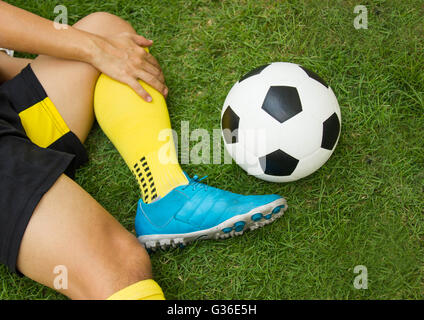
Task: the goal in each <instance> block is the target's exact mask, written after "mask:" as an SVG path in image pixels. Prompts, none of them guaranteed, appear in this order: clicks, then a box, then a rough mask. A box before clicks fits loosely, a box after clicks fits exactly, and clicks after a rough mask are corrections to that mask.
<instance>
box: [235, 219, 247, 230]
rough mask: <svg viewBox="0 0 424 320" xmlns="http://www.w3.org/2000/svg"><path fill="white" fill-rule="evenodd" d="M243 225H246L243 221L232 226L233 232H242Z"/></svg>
mask: <svg viewBox="0 0 424 320" xmlns="http://www.w3.org/2000/svg"><path fill="white" fill-rule="evenodd" d="M245 225H246V223H245V222H244V221H239V222H236V223H235V224H234V230H235V231H236V232H240V231H243V229H244V226H245Z"/></svg>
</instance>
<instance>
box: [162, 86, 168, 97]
mask: <svg viewBox="0 0 424 320" xmlns="http://www.w3.org/2000/svg"><path fill="white" fill-rule="evenodd" d="M167 94H168V88H165V90H163V95H164V96H166V95H167Z"/></svg>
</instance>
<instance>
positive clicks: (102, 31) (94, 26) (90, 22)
mask: <svg viewBox="0 0 424 320" xmlns="http://www.w3.org/2000/svg"><path fill="white" fill-rule="evenodd" d="M73 26H74V27H75V28H77V29H80V30H84V31H87V32H91V33H95V34H98V35H101V36H111V35H114V34H119V33H123V32H130V33H135V30H134V28H133V27H132V26H131V24H130V23H129V22H127V21H125V20H124V19H122V18H120V17H118V16H116V15H114V14H111V13H108V12H93V13H90V14H89V15H88V16H85V17H84V18H82V19H81V20H79V21H78V22H77V23H75V24H74V25H73Z"/></svg>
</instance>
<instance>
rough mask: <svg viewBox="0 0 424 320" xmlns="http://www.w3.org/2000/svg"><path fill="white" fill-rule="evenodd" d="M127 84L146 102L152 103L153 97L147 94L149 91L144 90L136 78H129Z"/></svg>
mask: <svg viewBox="0 0 424 320" xmlns="http://www.w3.org/2000/svg"><path fill="white" fill-rule="evenodd" d="M126 82H127V84H128V85H129V86H130V87H131V88H132V89H133V90H134V91H135V92H136V93H137V94H138V95H139V96H140V97H142V98H143V99H144V100H145V101H147V102H152V100H153V99H152V97H151V96H150V94H148V93H147V91H146V90H145V89H144V88H143V86H142V85H141V84H140V83H139V82H138V81H137V80H136V79H134V78H128V80H127V81H126Z"/></svg>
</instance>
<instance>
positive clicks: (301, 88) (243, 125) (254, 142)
mask: <svg viewBox="0 0 424 320" xmlns="http://www.w3.org/2000/svg"><path fill="white" fill-rule="evenodd" d="M340 128H341V114H340V107H339V104H338V102H337V98H336V96H335V95H334V93H333V90H331V88H330V87H329V86H328V85H327V83H325V81H324V80H323V79H322V78H321V77H320V76H318V75H317V74H316V73H314V72H312V71H310V70H308V69H306V68H304V67H302V66H300V65H297V64H293V63H286V62H274V63H271V64H268V65H265V66H261V67H259V68H256V69H254V70H252V71H250V72H249V73H247V74H246V75H245V76H243V77H242V78H241V79H240V80H239V81H238V82H237V83H236V84H235V85H234V86H233V87H232V88H231V90H230V92H229V93H228V95H227V98H226V99H225V102H224V106H223V108H222V113H221V129H222V136H223V139H224V144H225V148H226V150H227V151H228V153H229V154H230V155H231V157H232V158H233V159H234V161H235V162H236V163H237V164H238V165H240V166H241V167H242V168H243V169H244V170H245V171H246V172H247V173H248V174H251V175H254V176H256V177H258V178H260V179H263V180H266V181H271V182H289V181H295V180H298V179H301V178H303V177H306V176H308V175H310V174H311V173H313V172H315V171H316V170H318V169H319V168H320V167H321V166H322V165H323V164H324V163H325V162H326V161H327V160H328V159H329V158H330V156H331V154H332V153H333V151H334V149H335V147H336V145H337V142H338V140H339V136H340Z"/></svg>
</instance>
